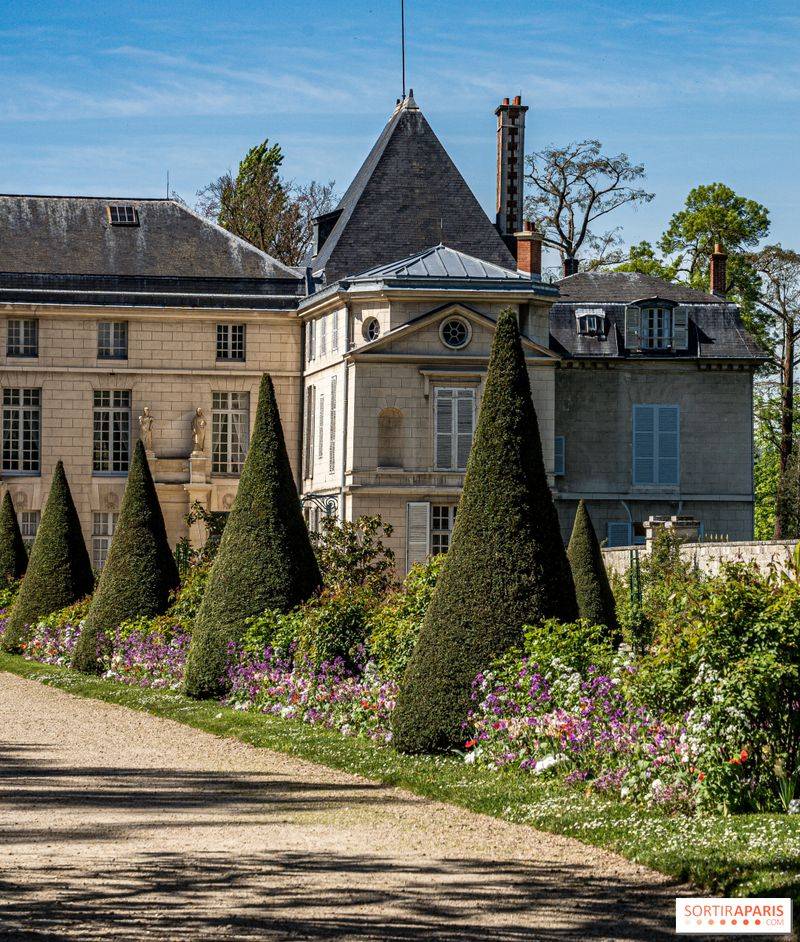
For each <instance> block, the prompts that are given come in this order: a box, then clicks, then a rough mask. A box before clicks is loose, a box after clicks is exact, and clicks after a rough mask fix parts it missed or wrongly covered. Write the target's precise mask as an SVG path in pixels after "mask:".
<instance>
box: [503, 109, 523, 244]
mask: <svg viewBox="0 0 800 942" xmlns="http://www.w3.org/2000/svg"><path fill="white" fill-rule="evenodd" d="M527 110H528V106H527V105H523V104H522V99H521V97H520V96H519V95H517V96H516V97H515V98H514V100H513V102H510V103H509V100H508V98H504V99H503V104H502V105H500V107H499V108H497V109H496V110H495V114H496V115H497V223H496V225H497V231H498V232H499V233H500V235H501V236H502V237H503V240H504V241H505V243H506V245H508V247H509V249H510V250H511V251H512V252H514V251H515V249H516V239H515V238H514V233H516V232H520V231H522V199H523V195H524V193H523V190H524V179H523V176H524V172H525V112H526V111H527Z"/></svg>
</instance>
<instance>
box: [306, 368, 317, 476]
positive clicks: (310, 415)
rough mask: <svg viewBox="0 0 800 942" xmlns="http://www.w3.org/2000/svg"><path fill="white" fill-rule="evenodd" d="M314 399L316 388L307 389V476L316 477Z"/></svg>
mask: <svg viewBox="0 0 800 942" xmlns="http://www.w3.org/2000/svg"><path fill="white" fill-rule="evenodd" d="M314 400H315V389H314V387H313V386H309V387H308V389H307V390H306V477H307V478H312V477H314V428H315V426H314Z"/></svg>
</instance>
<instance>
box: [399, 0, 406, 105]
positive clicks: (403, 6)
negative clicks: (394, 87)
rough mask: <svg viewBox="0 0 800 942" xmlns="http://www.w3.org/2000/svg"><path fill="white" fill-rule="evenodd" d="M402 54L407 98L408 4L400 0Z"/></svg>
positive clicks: (404, 89) (404, 86) (404, 91)
mask: <svg viewBox="0 0 800 942" xmlns="http://www.w3.org/2000/svg"><path fill="white" fill-rule="evenodd" d="M400 54H401V57H402V60H403V98H405V97H406V3H405V0H400Z"/></svg>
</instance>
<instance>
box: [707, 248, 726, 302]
mask: <svg viewBox="0 0 800 942" xmlns="http://www.w3.org/2000/svg"><path fill="white" fill-rule="evenodd" d="M708 275H709V277H708V280H709V287H710V288H711V293H712V294H718V295H719V296H720V297H721V298H724V297H725V295H726V294H727V293H728V256H727V254H726V252H725V249H724V248H723V247H722V244H721V243H720V242H716V243H715V244H714V251H713V252H712V253H711V265H710V266H709V271H708Z"/></svg>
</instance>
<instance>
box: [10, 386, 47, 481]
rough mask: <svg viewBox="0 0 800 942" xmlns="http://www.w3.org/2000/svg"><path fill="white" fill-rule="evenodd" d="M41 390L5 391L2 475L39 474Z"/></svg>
mask: <svg viewBox="0 0 800 942" xmlns="http://www.w3.org/2000/svg"><path fill="white" fill-rule="evenodd" d="M40 430H41V390H39V389H4V390H3V471H8V472H16V473H26V472H28V473H31V472H32V473H38V472H39V439H40Z"/></svg>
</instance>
